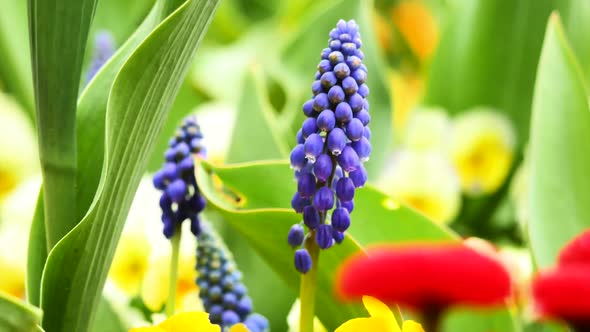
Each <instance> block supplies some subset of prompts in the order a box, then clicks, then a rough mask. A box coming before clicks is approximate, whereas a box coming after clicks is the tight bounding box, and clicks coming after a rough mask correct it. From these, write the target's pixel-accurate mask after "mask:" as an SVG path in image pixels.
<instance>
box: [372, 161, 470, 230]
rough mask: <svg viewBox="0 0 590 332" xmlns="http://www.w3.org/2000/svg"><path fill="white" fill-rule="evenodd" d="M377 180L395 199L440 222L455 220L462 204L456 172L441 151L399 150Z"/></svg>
mask: <svg viewBox="0 0 590 332" xmlns="http://www.w3.org/2000/svg"><path fill="white" fill-rule="evenodd" d="M377 183H378V186H379V187H380V188H381V189H382V190H383V191H385V192H386V193H388V194H390V195H391V196H392V197H393V198H395V199H396V200H398V201H400V202H403V203H405V204H406V205H409V206H411V207H413V208H414V209H416V210H418V211H420V212H422V213H423V214H424V215H426V216H427V217H429V218H430V219H431V220H433V221H435V222H437V223H448V222H450V221H452V220H453V218H455V216H456V215H457V213H458V211H459V207H460V205H461V192H460V189H459V183H458V181H457V179H456V175H455V173H454V171H453V169H452V167H451V166H450V165H449V163H448V162H447V160H446V159H445V158H444V157H443V156H442V154H440V153H438V152H433V151H416V150H405V151H401V152H399V153H397V155H396V158H395V160H394V161H393V162H392V163H391V166H390V168H389V169H387V170H386V173H385V175H384V177H383V178H382V179H381V180H380V181H377Z"/></svg>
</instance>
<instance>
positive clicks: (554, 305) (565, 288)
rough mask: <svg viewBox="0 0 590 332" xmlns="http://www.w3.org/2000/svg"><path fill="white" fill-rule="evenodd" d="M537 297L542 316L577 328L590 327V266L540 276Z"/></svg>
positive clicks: (565, 268)
mask: <svg viewBox="0 0 590 332" xmlns="http://www.w3.org/2000/svg"><path fill="white" fill-rule="evenodd" d="M533 296H534V298H535V301H536V305H537V307H538V310H539V311H540V312H541V314H543V315H545V316H549V317H554V318H561V319H563V320H565V321H568V322H570V323H571V324H572V325H573V326H590V300H589V299H590V265H587V266H583V265H572V266H562V267H559V268H558V269H555V270H552V271H547V272H543V273H541V274H539V275H538V276H537V278H536V279H535V281H534V283H533Z"/></svg>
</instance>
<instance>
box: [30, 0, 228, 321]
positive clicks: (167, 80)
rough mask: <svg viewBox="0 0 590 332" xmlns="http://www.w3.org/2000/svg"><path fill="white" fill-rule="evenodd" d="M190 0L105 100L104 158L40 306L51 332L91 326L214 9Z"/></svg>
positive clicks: (56, 256)
mask: <svg viewBox="0 0 590 332" xmlns="http://www.w3.org/2000/svg"><path fill="white" fill-rule="evenodd" d="M217 4H218V1H215V0H188V1H187V2H185V3H184V4H183V5H182V6H181V7H179V8H178V9H177V10H176V11H175V12H174V13H173V14H172V15H170V16H169V17H168V18H166V20H164V22H162V24H160V25H159V26H158V27H157V28H156V29H155V30H154V31H153V32H152V33H151V34H150V35H149V36H148V37H147V39H146V40H145V41H144V42H142V43H141V44H140V45H139V47H138V48H137V49H136V50H135V51H134V52H133V54H132V55H131V56H130V57H129V59H128V60H127V61H126V62H125V63H124V65H123V67H122V68H121V70H120V72H119V73H118V75H117V78H116V79H115V82H114V83H113V86H112V88H111V92H110V95H109V100H108V107H107V113H106V128H105V138H104V139H105V151H106V153H105V159H104V164H103V170H102V174H101V180H100V183H99V185H98V190H97V194H96V196H95V197H94V200H93V202H92V205H91V207H90V210H89V211H88V213H87V214H86V216H85V217H84V219H83V220H82V221H81V222H80V223H79V224H78V225H77V226H76V227H75V228H74V229H73V230H72V231H71V232H70V233H68V235H67V236H66V237H65V238H64V239H62V240H61V241H60V242H59V243H58V244H57V246H56V247H55V248H54V249H53V250H52V251H51V252H50V254H49V257H48V259H47V264H46V267H45V270H44V273H43V280H42V286H43V287H42V296H41V306H42V308H43V309H44V311H45V313H46V316H45V320H44V322H43V326H44V327H45V328H46V329H47V330H49V331H52V332H53V331H88V329H89V327H90V325H91V324H92V322H93V319H94V316H95V311H96V307H97V305H98V302H99V300H100V294H101V291H102V287H103V285H104V282H105V279H106V276H107V273H108V268H109V265H110V262H111V261H112V258H113V255H114V251H115V248H116V244H117V240H118V239H119V237H120V235H121V231H122V228H123V224H124V221H125V218H126V216H127V213H128V212H129V208H130V205H131V201H132V199H133V195H134V193H135V190H136V189H137V186H138V184H139V181H140V179H141V175H142V174H143V172H144V170H145V167H146V164H147V159H148V156H149V152H150V151H151V149H152V147H153V144H154V141H155V138H156V136H157V134H158V132H159V130H160V129H161V125H162V122H163V120H164V118H165V117H166V114H167V112H168V110H169V109H170V106H171V105H172V103H173V101H174V98H175V96H176V93H177V91H178V89H179V87H180V84H181V83H182V80H183V79H184V76H185V74H186V71H187V69H188V65H189V62H190V60H191V59H192V58H193V56H194V54H195V52H196V49H197V46H198V44H199V41H200V40H201V38H202V36H203V34H204V31H205V30H206V28H207V26H208V24H209V22H210V20H211V17H212V15H213V13H214V11H215V8H216V7H217Z"/></svg>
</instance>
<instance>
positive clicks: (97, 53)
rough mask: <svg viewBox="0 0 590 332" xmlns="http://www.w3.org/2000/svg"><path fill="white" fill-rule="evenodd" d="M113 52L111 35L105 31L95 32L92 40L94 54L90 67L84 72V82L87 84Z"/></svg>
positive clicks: (113, 46) (113, 44)
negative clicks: (93, 40)
mask: <svg viewBox="0 0 590 332" xmlns="http://www.w3.org/2000/svg"><path fill="white" fill-rule="evenodd" d="M113 54H115V41H114V39H113V36H112V35H111V34H110V33H109V32H107V31H101V32H99V33H97V34H96V37H95V42H94V54H93V55H92V61H91V62H90V67H89V68H88V72H87V73H86V84H88V83H89V82H90V81H91V80H92V78H94V75H96V73H98V71H99V70H100V68H102V66H103V65H104V64H105V63H106V62H107V61H108V60H109V59H110V58H111V57H112V56H113Z"/></svg>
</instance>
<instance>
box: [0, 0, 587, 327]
mask: <svg viewBox="0 0 590 332" xmlns="http://www.w3.org/2000/svg"><path fill="white" fill-rule="evenodd" d="M357 2H358V1H349V0H330V1H328V0H326V1H324V0H321V1H319V0H291V1H267V0H223V1H222V2H221V5H220V7H219V9H218V11H217V13H216V16H215V18H214V20H213V22H212V25H211V27H210V29H209V32H208V34H207V35H206V38H205V40H204V41H203V44H202V45H201V47H200V49H199V51H198V53H197V56H196V58H195V61H194V64H193V66H192V68H191V70H190V72H189V74H188V76H187V79H186V80H185V82H184V83H183V85H182V88H181V90H180V94H179V96H178V98H177V100H176V103H175V105H174V107H173V109H172V112H171V114H170V116H169V117H168V120H167V121H166V123H165V125H164V130H163V131H162V133H161V135H160V139H159V142H158V144H157V146H156V148H155V151H154V152H153V154H152V158H151V161H150V163H149V167H148V174H146V180H145V181H144V182H142V184H141V185H140V187H139V190H138V193H137V195H136V198H135V202H134V205H133V207H132V211H131V213H130V215H129V218H128V222H127V225H126V228H125V231H124V233H123V237H122V239H121V242H120V244H119V248H118V252H117V255H116V257H115V261H114V263H113V266H112V269H111V273H110V277H109V281H108V283H107V286H106V288H105V294H106V297H107V298H108V299H109V303H110V308H106V307H105V308H102V307H101V308H102V309H101V310H112V309H113V308H115V309H116V311H118V312H125V314H123V315H120V316H121V322H118V323H116V324H119V323H120V324H123V325H127V326H129V325H133V324H134V322H137V321H142V320H146V319H149V314H150V313H151V312H152V311H159V310H161V308H162V305H163V303H164V299H165V297H166V291H167V290H166V285H167V281H165V280H166V278H167V275H165V274H166V273H164V272H166V271H167V269H166V268H162V266H167V263H166V259H167V251H166V250H163V248H168V245H167V244H166V243H165V240H164V239H163V238H162V237H161V236H160V234H159V232H160V227H161V226H160V221H159V218H160V213H159V211H158V205H157V204H158V203H157V202H158V194H157V192H156V191H155V189H153V188H152V186H151V182H150V180H149V179H148V176H149V174H150V173H152V172H154V171H156V170H157V169H158V168H159V167H160V166H161V163H162V155H163V153H164V151H165V149H166V146H167V141H168V138H169V137H170V136H172V135H173V133H174V130H175V128H176V127H177V125H178V124H179V123H180V121H181V119H182V118H183V117H184V116H186V115H187V114H189V113H195V114H197V116H198V118H199V122H200V125H201V128H202V130H203V132H204V136H205V145H206V146H207V149H208V154H209V158H210V160H212V161H213V162H215V163H232V162H240V161H248V160H257V159H276V158H275V157H276V156H282V157H284V158H286V157H287V156H288V154H287V153H288V151H289V150H290V148H292V147H293V146H294V144H295V139H294V137H295V132H296V128H297V127H298V126H299V125H300V123H301V121H302V120H303V115H302V114H301V112H300V109H301V105H302V104H303V102H304V101H305V100H306V99H307V98H308V97H309V95H310V91H309V85H310V84H311V82H312V78H313V74H314V72H315V66H316V63H317V62H318V61H319V50H320V49H316V48H313V47H311V48H310V47H308V45H315V44H314V41H316V40H321V41H322V42H324V43H325V41H327V32H328V31H329V28H330V27H331V26H333V24H334V23H335V22H336V20H337V19H338V18H344V19H348V18H351V17H358V16H362V17H365V18H369V19H368V20H365V21H363V22H360V24H361V27H362V30H361V32H362V35H363V41H364V49H365V53H366V54H367V61H369V62H368V64H367V66H368V67H369V82H370V86H371V96H370V97H369V99H370V102H371V112H372V117H373V121H372V124H371V126H372V130H373V135H374V136H373V137H374V138H373V142H374V143H373V147H374V151H376V153H375V154H374V155H375V157H374V158H373V157H372V160H371V162H370V163H368V164H367V165H368V167H369V173H370V180H369V181H370V182H371V183H372V184H373V185H375V186H376V187H378V188H380V189H381V190H382V191H384V192H385V193H387V194H389V195H391V196H392V197H394V198H396V199H398V200H399V201H401V202H402V203H404V204H406V205H408V206H410V207H412V208H414V209H416V210H417V211H419V212H421V213H423V214H424V215H426V216H427V217H429V218H430V219H431V220H433V221H435V222H437V223H440V224H444V225H449V226H450V227H451V228H452V229H454V230H455V231H456V232H458V233H459V234H461V235H462V236H465V237H478V238H482V239H486V240H488V241H490V242H491V243H493V246H495V249H494V250H498V252H499V253H501V255H503V257H505V260H506V261H507V262H508V263H507V264H512V266H517V267H516V268H512V269H511V271H514V272H515V273H518V276H517V278H518V280H519V281H520V282H522V283H526V282H527V278H528V275H529V274H530V271H531V263H530V258H529V257H528V255H527V253H526V252H525V251H524V249H522V247H523V245H524V240H525V239H524V237H523V231H522V230H523V229H524V228H526V223H527V200H526V191H527V168H526V150H527V141H528V132H529V119H530V110H531V103H532V93H533V86H534V81H535V75H536V67H537V63H538V60H539V53H540V50H541V45H542V41H543V36H544V32H545V28H546V22H547V19H548V17H549V15H550V13H551V11H553V10H558V11H559V12H560V14H561V16H562V18H563V21H564V25H565V28H566V33H567V34H568V37H569V38H570V41H571V42H572V45H573V47H574V51H575V52H576V54H577V55H578V58H579V59H580V61H581V62H582V66H583V68H582V70H583V72H584V75H585V76H588V74H590V46H589V45H590V43H588V40H587V36H590V34H588V32H590V2H587V1H582V0H577V1H576V0H559V1H558V0H555V1H553V0H518V1H515V0H375V1H374V3H373V2H369V5H363V6H361V7H362V8H364V9H366V10H369V11H370V12H368V13H361V14H359V13H357V12H354V11H355V8H358V7H357V5H356V3H357ZM361 2H362V1H361ZM352 3H354V4H355V5H352ZM151 5H152V3H151V2H150V1H144V0H101V1H99V5H98V9H97V12H96V16H95V19H94V22H93V26H92V32H91V38H89V45H88V47H87V49H88V51H87V56H86V58H87V61H86V66H85V68H86V72H87V73H89V72H92V71H95V70H96V68H93V66H95V65H96V64H95V62H96V61H100V59H101V57H104V56H105V55H104V54H102V53H101V52H107V53H108V49H109V48H110V47H112V48H113V49H116V48H118V47H119V46H121V45H122V44H123V43H124V42H125V40H126V38H127V37H129V35H130V34H131V33H132V32H133V30H134V29H135V28H136V27H137V25H138V24H139V23H140V22H141V20H142V18H143V17H144V16H145V15H146V14H147V12H148V11H149V9H150V7H151ZM25 6H26V1H22V0H2V1H1V3H0V271H2V272H1V273H0V289H2V290H4V291H7V292H9V293H11V294H13V295H16V296H18V297H24V294H25V261H26V256H27V255H26V243H27V239H28V229H29V225H30V222H31V218H32V214H33V211H34V208H35V204H36V197H37V194H38V192H39V188H40V181H41V180H40V178H41V177H40V170H39V165H38V159H37V147H36V138H35V130H34V126H35V121H34V109H33V104H34V99H33V89H32V83H31V74H30V61H29V54H28V47H29V46H28V45H29V43H28V36H27V23H26V22H27V21H26V20H27V18H26V7H25ZM105 36H106V37H105ZM105 44H106V45H105ZM105 49H106V51H105ZM316 53H317V54H316ZM107 57H108V54H107ZM102 61H103V62H104V59H103V60H102ZM81 89H83V87H81ZM555 111H556V112H559V110H555ZM268 127H271V128H274V129H273V131H270V132H272V135H273V136H272V137H269V136H268V133H269V131H267V130H266V129H265V128H268ZM260 128H262V129H260ZM265 135H266V136H265ZM268 141H273V142H275V144H270V145H268V146H259V144H257V142H268ZM211 219H215V218H214V216H213V217H211ZM212 221H213V222H214V221H215V220H212ZM216 225H217V226H218V227H219V228H220V229H219V230H220V232H221V233H222V234H223V236H224V240H225V242H226V243H227V245H228V246H229V248H230V249H231V250H232V251H233V253H234V256H235V258H236V261H237V263H238V265H239V266H240V268H241V270H242V272H243V275H244V282H245V284H246V285H247V286H248V287H249V292H250V294H251V295H252V297H253V301H254V303H255V304H256V308H257V311H259V312H261V313H262V314H264V315H266V317H268V318H269V319H270V321H271V326H272V327H273V330H274V331H286V330H288V326H287V320H286V319H285V318H286V317H287V316H288V313H289V311H290V310H291V307H292V305H293V303H294V301H295V298H296V294H295V292H293V291H292V290H291V289H290V288H288V287H287V285H285V284H284V283H283V282H282V281H281V280H280V279H279V277H278V276H276V275H275V274H274V273H273V272H272V270H271V269H270V267H269V266H268V265H267V264H266V263H265V262H264V261H263V260H262V259H261V258H260V257H258V256H257V255H256V254H255V253H254V251H252V250H249V248H248V245H247V243H246V242H245V240H244V239H242V238H241V237H240V236H239V235H237V234H235V233H232V232H230V231H227V230H224V228H223V225H221V224H220V223H216ZM184 234H185V235H187V234H189V232H184ZM276 236H280V237H283V236H285V235H284V234H277V235H276ZM162 242H164V243H162ZM184 242H185V243H186V244H187V247H186V248H184V249H183V253H182V255H181V272H180V280H179V285H180V287H179V288H178V289H179V292H182V294H179V296H178V298H179V301H181V305H180V308H181V309H183V310H185V309H186V310H189V309H191V308H192V309H194V308H195V307H197V308H198V306H199V304H198V297H197V294H198V290H197V289H196V286H195V285H194V282H193V280H194V275H193V269H192V267H193V265H194V248H193V245H192V244H191V243H189V242H187V241H184ZM183 266H184V267H186V268H183ZM183 269H184V270H186V273H185V272H183V271H184V270H183ZM269 289H272V290H273V291H272V292H273V296H270V297H269V296H268V290H269ZM526 302H527V301H526V294H523V304H522V305H523V306H526ZM129 303H131V304H132V305H131V306H129ZM130 308H131V309H130ZM114 324H115V323H114Z"/></svg>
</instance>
